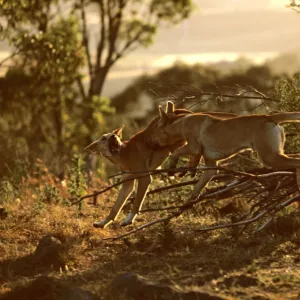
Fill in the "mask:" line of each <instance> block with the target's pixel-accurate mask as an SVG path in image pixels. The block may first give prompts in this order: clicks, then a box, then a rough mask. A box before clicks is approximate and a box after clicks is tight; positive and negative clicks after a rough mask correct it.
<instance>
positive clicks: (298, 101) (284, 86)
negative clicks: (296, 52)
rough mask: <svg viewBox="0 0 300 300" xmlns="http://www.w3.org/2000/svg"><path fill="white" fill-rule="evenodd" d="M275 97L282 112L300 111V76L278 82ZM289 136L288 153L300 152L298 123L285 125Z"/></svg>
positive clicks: (299, 128) (299, 127)
mask: <svg viewBox="0 0 300 300" xmlns="http://www.w3.org/2000/svg"><path fill="white" fill-rule="evenodd" d="M274 97H275V99H277V101H278V103H279V104H278V109H279V110H281V111H300V75H299V74H298V75H295V76H294V77H293V78H281V79H279V80H277V81H276V84H275V88H274ZM284 127H285V128H286V130H287V132H288V134H287V137H288V138H287V143H286V151H287V153H299V152H300V138H299V131H300V126H299V124H298V123H290V124H285V125H284Z"/></svg>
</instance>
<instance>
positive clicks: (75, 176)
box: [68, 155, 86, 212]
mask: <svg viewBox="0 0 300 300" xmlns="http://www.w3.org/2000/svg"><path fill="white" fill-rule="evenodd" d="M72 161H73V165H72V167H71V168H70V171H69V173H70V177H69V182H68V193H69V196H70V198H71V199H73V201H77V200H78V199H79V198H80V197H81V196H82V195H83V194H84V193H85V190H86V178H85V177H84V175H83V173H82V168H83V160H82V157H81V156H78V155H75V156H74V157H73V159H72ZM82 204H83V202H80V203H79V204H78V209H79V211H80V212H81V210H82Z"/></svg>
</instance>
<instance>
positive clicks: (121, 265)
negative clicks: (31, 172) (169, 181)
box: [0, 195, 300, 300]
mask: <svg viewBox="0 0 300 300" xmlns="http://www.w3.org/2000/svg"><path fill="white" fill-rule="evenodd" d="M114 197H115V196H114V195H113V196H112V197H110V200H108V199H106V198H103V199H102V200H101V201H100V203H98V206H97V207H95V206H94V205H90V204H85V205H84V206H83V209H82V211H81V212H79V210H78V208H77V207H74V206H72V207H68V206H64V205H61V204H44V205H36V204H34V203H35V202H34V199H28V200H22V199H18V200H17V201H15V202H14V203H8V204H7V205H6V209H7V211H8V212H9V213H8V215H7V216H5V218H3V219H2V220H0V261H1V264H0V268H1V269H0V271H1V272H0V295H1V296H2V297H3V299H5V295H6V293H8V292H10V291H12V290H14V289H15V288H16V287H20V286H26V285H28V284H29V283H30V282H32V281H33V280H35V279H37V278H39V277H40V276H45V275H46V276H49V277H51V278H56V279H59V280H61V281H62V282H64V283H67V284H69V285H72V286H75V287H79V288H82V289H84V290H87V291H90V292H92V293H94V294H95V295H96V296H98V297H99V299H110V298H111V297H109V295H110V288H109V287H110V284H111V282H112V281H113V280H114V279H115V278H116V276H117V275H119V274H122V273H127V272H130V273H134V274H139V275H142V276H144V277H146V278H148V279H149V280H155V281H158V282H160V283H167V284H171V285H173V286H178V287H181V288H190V287H199V288H200V289H201V290H204V291H210V292H213V293H214V294H216V295H220V296H224V297H225V299H227V298H228V299H256V300H258V299H300V248H299V245H300V230H297V229H295V230H293V231H291V230H289V229H288V230H277V231H272V230H271V231H270V230H266V231H263V232H260V233H259V234H253V232H248V231H247V232H244V233H243V234H242V235H240V236H239V238H238V239H237V237H236V230H232V229H230V230H229V229H224V230H219V231H213V232H208V233H200V232H195V229H197V228H199V226H200V225H202V224H203V223H204V222H205V221H207V219H208V218H211V216H209V215H208V216H207V217H200V216H199V215H198V214H197V211H191V212H187V213H186V214H184V215H182V216H180V217H179V218H178V219H176V220H172V221H171V222H170V223H169V224H168V225H162V224H160V225H155V226H153V227H151V228H148V229H146V230H144V231H141V232H138V233H136V234H134V235H132V236H129V237H127V238H124V239H121V240H117V241H104V240H103V238H107V237H110V236H115V235H118V234H120V233H125V232H126V231H128V230H130V229H132V228H134V227H135V226H137V225H140V224H142V222H146V221H149V220H151V219H153V218H154V217H157V216H158V215H159V213H157V214H156V215H153V214H145V215H142V216H139V218H138V220H137V222H136V224H135V225H132V226H130V227H127V228H121V227H120V226H119V224H118V222H117V223H116V224H112V226H110V227H109V228H107V229H104V230H101V229H94V228H93V227H92V223H93V221H95V220H99V219H100V218H102V217H103V216H104V215H105V214H106V213H107V211H108V209H109V207H110V206H111V205H112V200H113V199H114ZM123 217H124V215H123V214H122V215H121V216H119V219H118V220H121V219H122V218H123ZM49 234H51V235H53V236H55V237H57V238H58V239H59V240H60V241H61V242H62V244H63V245H64V247H65V249H66V256H65V257H64V258H63V261H64V262H63V264H62V265H60V266H55V265H48V266H46V265H45V266H33V265H32V264H31V263H30V256H31V255H32V254H33V253H34V251H35V249H36V247H37V245H38V243H39V241H40V240H41V238H42V237H44V236H45V235H49ZM122 296H123V299H124V295H120V298H122ZM0 298H1V297H0ZM114 298H116V297H114ZM157 298H158V299H159V297H157ZM24 299H26V298H24ZM125 299H126V297H125Z"/></svg>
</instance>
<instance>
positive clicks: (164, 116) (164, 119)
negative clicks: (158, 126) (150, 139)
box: [158, 106, 169, 126]
mask: <svg viewBox="0 0 300 300" xmlns="http://www.w3.org/2000/svg"><path fill="white" fill-rule="evenodd" d="M158 109H159V115H160V119H161V121H162V124H163V125H164V126H165V125H167V124H168V121H169V117H168V115H167V114H166V113H165V112H164V110H163V109H162V108H161V106H159V107H158Z"/></svg>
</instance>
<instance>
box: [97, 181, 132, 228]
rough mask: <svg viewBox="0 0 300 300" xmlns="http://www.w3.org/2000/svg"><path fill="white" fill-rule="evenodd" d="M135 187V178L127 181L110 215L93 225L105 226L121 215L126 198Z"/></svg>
mask: <svg viewBox="0 0 300 300" xmlns="http://www.w3.org/2000/svg"><path fill="white" fill-rule="evenodd" d="M126 179H129V177H125V176H124V177H122V180H126ZM133 188H134V179H131V180H128V181H125V182H124V183H123V185H122V187H121V190H120V193H119V195H118V198H117V200H116V202H115V204H114V206H113V207H112V209H111V211H110V213H109V215H108V216H107V217H106V218H105V219H103V220H102V221H100V222H94V224H93V226H94V227H96V228H105V227H106V226H108V225H109V224H111V223H112V222H113V221H114V220H115V219H116V218H117V217H118V215H119V213H120V211H121V209H122V207H123V206H124V204H125V203H126V200H127V199H128V197H129V196H130V195H131V193H132V191H133Z"/></svg>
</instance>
